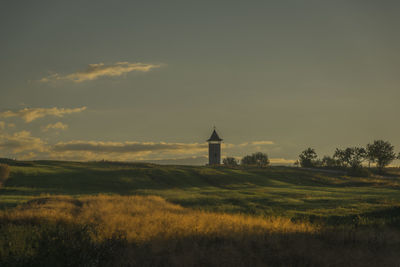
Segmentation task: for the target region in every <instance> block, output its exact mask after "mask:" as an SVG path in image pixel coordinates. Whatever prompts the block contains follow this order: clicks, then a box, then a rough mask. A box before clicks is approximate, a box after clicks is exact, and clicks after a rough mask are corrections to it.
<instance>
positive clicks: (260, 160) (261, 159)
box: [252, 152, 269, 167]
mask: <svg viewBox="0 0 400 267" xmlns="http://www.w3.org/2000/svg"><path fill="white" fill-rule="evenodd" d="M252 156H253V157H254V158H255V161H256V164H257V166H258V167H266V166H268V165H269V159H268V155H267V154H265V153H262V152H257V153H254V154H253V155H252Z"/></svg>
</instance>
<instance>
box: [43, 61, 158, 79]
mask: <svg viewBox="0 0 400 267" xmlns="http://www.w3.org/2000/svg"><path fill="white" fill-rule="evenodd" d="M161 66H162V64H146V63H130V62H117V63H114V64H110V65H105V64H104V63H98V64H89V66H88V67H87V69H86V70H83V71H77V72H74V73H70V74H66V75H60V74H58V73H55V74H52V75H50V76H48V77H44V78H42V79H41V80H40V82H44V83H46V82H51V81H63V80H64V81H72V82H75V83H81V82H85V81H92V80H96V79H98V78H100V77H117V76H121V75H123V74H126V73H129V72H133V71H137V72H148V71H150V70H152V69H155V68H160V67H161Z"/></svg>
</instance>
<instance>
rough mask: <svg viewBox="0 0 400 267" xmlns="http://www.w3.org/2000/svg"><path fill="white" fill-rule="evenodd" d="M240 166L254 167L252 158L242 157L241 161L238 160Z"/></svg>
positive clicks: (248, 156)
mask: <svg viewBox="0 0 400 267" xmlns="http://www.w3.org/2000/svg"><path fill="white" fill-rule="evenodd" d="M240 164H241V165H255V164H256V163H255V161H254V158H253V157H252V156H250V155H247V156H244V157H243V158H242V159H241V160H240Z"/></svg>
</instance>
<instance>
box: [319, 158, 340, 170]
mask: <svg viewBox="0 0 400 267" xmlns="http://www.w3.org/2000/svg"><path fill="white" fill-rule="evenodd" d="M321 165H322V166H323V167H328V168H335V167H338V166H340V162H339V161H338V160H336V159H334V158H333V157H330V156H324V157H323V158H322V161H321Z"/></svg>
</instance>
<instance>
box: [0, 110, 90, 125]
mask: <svg viewBox="0 0 400 267" xmlns="http://www.w3.org/2000/svg"><path fill="white" fill-rule="evenodd" d="M84 110H86V107H80V108H56V107H54V108H24V109H21V110H18V111H11V110H7V111H3V112H0V118H10V117H20V118H22V119H23V120H24V121H25V122H32V121H34V120H36V119H39V118H42V117H45V116H55V117H63V116H64V115H67V114H72V113H78V112H82V111H84Z"/></svg>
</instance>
